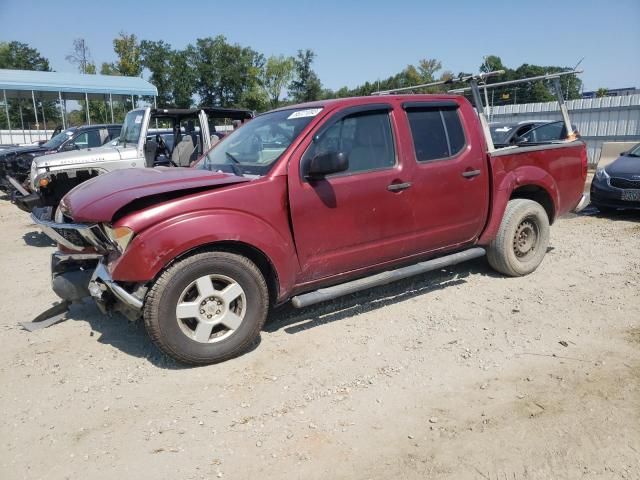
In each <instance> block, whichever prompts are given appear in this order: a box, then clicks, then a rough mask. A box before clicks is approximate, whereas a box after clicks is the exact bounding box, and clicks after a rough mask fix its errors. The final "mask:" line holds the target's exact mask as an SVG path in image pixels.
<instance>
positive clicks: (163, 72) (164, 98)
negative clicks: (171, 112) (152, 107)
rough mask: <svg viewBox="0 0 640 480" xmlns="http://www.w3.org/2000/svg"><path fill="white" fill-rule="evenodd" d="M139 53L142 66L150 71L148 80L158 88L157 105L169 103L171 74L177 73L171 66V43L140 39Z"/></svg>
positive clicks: (170, 102) (170, 101)
mask: <svg viewBox="0 0 640 480" xmlns="http://www.w3.org/2000/svg"><path fill="white" fill-rule="evenodd" d="M140 55H141V64H142V66H143V67H145V68H147V69H149V71H150V72H151V76H150V77H149V81H150V82H151V83H153V84H154V85H155V86H156V88H157V89H158V97H157V102H158V105H162V106H169V105H171V104H172V98H171V96H172V95H171V94H172V85H171V84H172V80H173V78H172V74H173V73H177V72H176V70H175V69H172V68H171V60H172V56H173V50H172V49H171V45H169V44H168V43H166V42H164V41H163V40H160V41H157V42H154V41H150V40H142V42H140Z"/></svg>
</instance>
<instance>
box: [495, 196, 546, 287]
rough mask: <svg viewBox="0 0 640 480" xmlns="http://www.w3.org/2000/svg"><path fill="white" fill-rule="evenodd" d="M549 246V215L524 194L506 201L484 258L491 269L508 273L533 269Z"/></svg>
mask: <svg viewBox="0 0 640 480" xmlns="http://www.w3.org/2000/svg"><path fill="white" fill-rule="evenodd" d="M548 246H549V217H548V216H547V212H546V211H545V210H544V208H542V205H540V204H539V203H537V202H534V201H533V200H527V199H523V198H517V199H514V200H510V201H509V203H507V208H506V209H505V212H504V216H503V217H502V222H501V223H500V228H499V229H498V234H497V235H496V238H495V239H494V240H493V241H492V242H491V243H490V244H489V248H488V249H487V259H488V260H489V264H490V265H491V267H493V269H494V270H497V271H498V272H500V273H503V274H505V275H509V276H511V277H520V276H523V275H527V274H529V273H531V272H533V271H534V270H535V269H536V268H538V265H540V263H541V262H542V259H543V258H544V256H545V254H546V253H547V247H548Z"/></svg>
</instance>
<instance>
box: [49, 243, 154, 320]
mask: <svg viewBox="0 0 640 480" xmlns="http://www.w3.org/2000/svg"><path fill="white" fill-rule="evenodd" d="M103 259H104V257H103V256H102V255H100V254H94V253H91V254H80V253H79V254H76V253H63V252H56V253H54V254H53V256H52V257H51V287H52V289H53V291H54V292H55V293H56V295H58V296H59V297H60V298H61V299H62V300H65V301H69V302H77V301H79V300H82V299H83V298H86V297H92V298H93V299H94V300H95V301H96V303H97V304H98V306H99V307H100V309H101V310H102V311H103V312H105V313H106V312H107V311H109V310H117V311H120V312H122V313H124V314H125V315H126V316H127V317H129V318H132V319H135V318H138V317H139V316H140V314H141V313H142V306H143V300H142V299H141V298H140V297H139V296H137V295H134V294H132V293H130V292H128V291H127V290H126V289H125V288H124V287H123V286H122V285H120V284H119V283H118V282H116V281H114V280H113V278H111V274H110V273H109V270H108V269H107V267H106V265H105V264H104V262H103ZM138 290H139V291H140V292H142V293H144V290H143V289H138ZM142 296H143V295H142Z"/></svg>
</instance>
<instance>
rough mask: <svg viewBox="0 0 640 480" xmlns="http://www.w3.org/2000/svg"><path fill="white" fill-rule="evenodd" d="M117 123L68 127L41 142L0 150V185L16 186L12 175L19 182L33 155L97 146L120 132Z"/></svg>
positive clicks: (2, 187) (26, 176)
mask: <svg viewBox="0 0 640 480" xmlns="http://www.w3.org/2000/svg"><path fill="white" fill-rule="evenodd" d="M120 127H121V126H120V125H84V126H81V127H71V128H68V129H66V130H64V131H62V132H60V133H58V134H57V135H54V136H53V137H52V138H51V139H50V140H49V141H48V142H45V143H43V144H41V145H38V144H34V145H27V146H25V147H12V148H7V149H4V150H0V189H3V190H6V191H12V190H14V189H15V188H16V185H15V184H12V182H11V179H12V180H13V181H14V182H17V183H18V184H22V183H23V182H24V181H25V180H26V179H27V178H28V176H29V169H30V168H31V162H32V161H33V159H34V158H35V157H38V156H40V155H48V154H50V153H58V152H66V151H71V150H82V149H85V148H89V147H99V146H101V145H103V144H105V143H106V142H108V141H109V140H112V139H114V138H117V137H118V136H119V135H120Z"/></svg>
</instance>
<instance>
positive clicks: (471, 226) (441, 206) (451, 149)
mask: <svg viewBox="0 0 640 480" xmlns="http://www.w3.org/2000/svg"><path fill="white" fill-rule="evenodd" d="M403 109H404V111H405V114H406V117H405V118H406V121H407V122H408V127H409V131H410V135H411V137H412V140H413V146H414V152H413V153H414V155H413V162H414V163H413V170H414V171H413V180H414V181H413V185H412V188H411V190H410V193H411V208H412V211H413V213H414V219H415V228H416V242H417V245H416V248H417V249H418V250H419V251H421V252H429V251H433V250H438V249H446V248H451V247H456V246H459V245H461V244H464V243H468V242H471V241H473V240H474V239H475V238H477V237H478V236H479V234H480V232H481V231H482V228H483V227H484V223H485V221H486V218H487V211H488V204H489V198H488V191H489V188H488V186H489V178H488V171H487V159H486V158H485V153H484V148H483V141H482V137H481V136H480V129H479V127H478V125H477V124H476V122H467V121H465V118H464V116H463V115H462V114H461V113H462V112H461V111H460V105H459V104H458V103H457V102H456V101H454V100H446V101H432V102H406V103H404V104H403ZM472 115H474V114H473V112H472V111H471V108H470V107H469V118H471V116H472ZM470 123H471V124H470Z"/></svg>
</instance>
